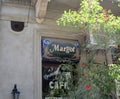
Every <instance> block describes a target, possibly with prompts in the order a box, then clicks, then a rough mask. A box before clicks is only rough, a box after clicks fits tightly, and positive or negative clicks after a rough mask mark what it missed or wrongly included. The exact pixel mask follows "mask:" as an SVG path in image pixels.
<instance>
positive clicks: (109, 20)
mask: <svg viewBox="0 0 120 99" xmlns="http://www.w3.org/2000/svg"><path fill="white" fill-rule="evenodd" d="M99 1H100V0H82V2H81V3H80V9H79V10H78V11H73V10H68V11H64V13H63V15H62V16H61V18H59V19H58V20H57V24H58V25H63V26H66V25H68V26H72V27H76V28H79V29H82V30H83V32H84V33H89V31H90V30H93V31H94V32H95V31H97V33H105V34H108V33H109V34H111V35H108V36H110V37H113V35H114V34H115V33H119V31H120V25H119V23H120V17H119V16H115V15H113V14H112V12H111V10H106V9H103V7H102V6H101V5H100V3H99ZM95 33H96V32H95Z"/></svg>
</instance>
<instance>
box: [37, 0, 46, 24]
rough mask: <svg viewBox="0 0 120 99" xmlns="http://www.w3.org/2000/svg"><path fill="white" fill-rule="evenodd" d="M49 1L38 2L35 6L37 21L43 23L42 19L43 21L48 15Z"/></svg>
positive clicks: (41, 0)
mask: <svg viewBox="0 0 120 99" xmlns="http://www.w3.org/2000/svg"><path fill="white" fill-rule="evenodd" d="M47 5H48V0H37V2H36V4H35V14H36V15H35V16H36V21H37V22H38V23H41V22H42V21H41V19H42V20H43V18H44V16H45V15H46V10H47Z"/></svg>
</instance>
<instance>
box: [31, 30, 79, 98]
mask: <svg viewBox="0 0 120 99" xmlns="http://www.w3.org/2000/svg"><path fill="white" fill-rule="evenodd" d="M50 32H52V33H50ZM78 36H80V35H79V34H78V35H77V36H76V35H74V33H70V34H69V35H68V33H65V32H62V31H61V33H60V31H59V32H58V33H57V32H53V31H50V30H49V32H47V31H45V30H44V29H42V30H39V29H38V30H37V29H36V30H35V31H34V64H33V79H34V99H42V55H41V38H42V37H52V38H61V39H71V40H78V41H79V39H78Z"/></svg>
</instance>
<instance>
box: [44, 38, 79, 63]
mask: <svg viewBox="0 0 120 99" xmlns="http://www.w3.org/2000/svg"><path fill="white" fill-rule="evenodd" d="M79 54H80V45H79V43H78V41H76V40H66V39H56V38H42V59H43V61H59V62H62V61H65V60H66V61H68V60H70V61H74V62H78V61H79Z"/></svg>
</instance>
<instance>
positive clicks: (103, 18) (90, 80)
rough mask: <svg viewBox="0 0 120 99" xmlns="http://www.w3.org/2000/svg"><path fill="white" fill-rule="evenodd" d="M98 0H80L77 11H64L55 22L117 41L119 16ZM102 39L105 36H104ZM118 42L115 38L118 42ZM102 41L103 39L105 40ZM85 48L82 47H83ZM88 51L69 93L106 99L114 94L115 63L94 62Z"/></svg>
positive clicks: (75, 98)
mask: <svg viewBox="0 0 120 99" xmlns="http://www.w3.org/2000/svg"><path fill="white" fill-rule="evenodd" d="M99 1H100V0H82V2H81V3H80V8H79V10H78V11H73V10H68V11H64V13H63V15H62V16H61V18H59V19H58V20H57V24H58V25H63V26H67V25H68V26H72V27H74V28H79V29H80V30H82V31H83V33H85V34H90V32H91V31H92V33H95V34H97V35H103V36H104V35H105V37H108V38H110V39H111V38H112V39H113V37H115V39H117V40H116V41H118V40H120V38H119V37H120V36H119V35H120V34H119V33H120V25H119V23H120V17H119V16H115V15H114V14H112V12H111V11H110V10H106V9H103V7H102V6H100V2H99ZM101 1H102V0H101ZM104 39H106V38H104ZM118 42H119V41H118ZM105 43H106V40H105ZM84 49H85V48H84ZM93 57H94V55H93V54H92V55H91V56H90V57H89V59H87V60H86V62H81V64H80V66H79V67H80V68H79V69H78V72H80V77H78V82H77V83H75V85H74V89H73V91H70V93H69V95H70V97H72V99H88V97H89V99H109V98H110V97H109V96H111V97H114V95H115V82H114V80H115V79H120V65H119V64H110V65H108V64H104V63H102V64H94V62H93V60H92V59H93Z"/></svg>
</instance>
